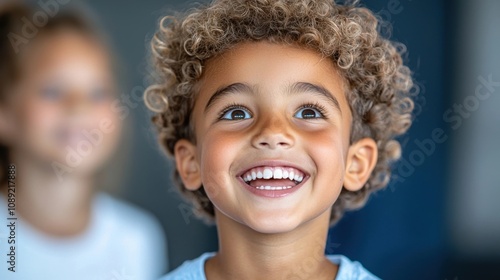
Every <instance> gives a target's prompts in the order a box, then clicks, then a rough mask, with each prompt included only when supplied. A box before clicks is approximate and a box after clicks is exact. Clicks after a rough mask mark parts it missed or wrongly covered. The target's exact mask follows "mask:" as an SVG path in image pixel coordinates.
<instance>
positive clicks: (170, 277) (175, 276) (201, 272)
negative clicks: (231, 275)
mask: <svg viewBox="0 0 500 280" xmlns="http://www.w3.org/2000/svg"><path fill="white" fill-rule="evenodd" d="M214 255H215V252H208V253H204V254H202V255H201V256H199V257H198V258H196V259H194V260H190V261H185V262H184V263H183V264H182V265H181V266H179V267H178V268H176V269H175V270H173V271H171V272H169V273H168V274H167V275H165V276H163V277H162V278H160V280H206V279H207V278H206V277H205V261H206V260H207V259H209V258H211V257H213V256H214Z"/></svg>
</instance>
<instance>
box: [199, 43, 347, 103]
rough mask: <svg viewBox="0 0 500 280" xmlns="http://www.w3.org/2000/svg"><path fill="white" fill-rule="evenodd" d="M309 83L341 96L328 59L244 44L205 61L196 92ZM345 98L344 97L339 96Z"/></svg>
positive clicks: (340, 85) (336, 74)
mask: <svg viewBox="0 0 500 280" xmlns="http://www.w3.org/2000/svg"><path fill="white" fill-rule="evenodd" d="M295 82H310V83H314V84H319V85H322V86H325V87H330V88H331V89H332V90H334V91H335V92H339V91H340V92H342V93H344V88H345V87H344V84H345V81H344V78H343V76H342V75H341V73H340V71H338V69H337V67H336V66H335V64H334V63H333V61H332V59H330V58H329V57H324V56H322V55H321V54H319V53H318V52H316V51H313V50H310V49H306V48H303V47H299V46H294V45H285V44H279V43H269V42H265V41H259V42H243V43H239V44H237V45H235V46H233V47H232V48H231V49H229V50H227V51H225V52H223V53H222V54H219V55H217V56H215V57H212V58H210V59H208V60H207V61H206V62H205V65H204V69H203V74H202V76H201V77H200V80H199V82H198V83H197V87H196V92H198V93H199V91H212V92H213V91H215V90H216V89H217V88H218V87H220V86H222V85H229V84H232V83H246V84H248V85H250V86H252V87H254V88H256V89H258V88H259V87H267V88H275V87H277V86H280V88H281V89H283V88H284V85H285V84H286V85H289V84H293V83H295ZM342 95H344V94H342Z"/></svg>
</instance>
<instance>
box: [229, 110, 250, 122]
mask: <svg viewBox="0 0 500 280" xmlns="http://www.w3.org/2000/svg"><path fill="white" fill-rule="evenodd" d="M251 117H252V115H250V113H249V112H248V111H247V110H246V109H243V108H234V109H229V110H227V111H225V112H224V113H223V115H222V117H221V119H222V120H243V119H250V118H251Z"/></svg>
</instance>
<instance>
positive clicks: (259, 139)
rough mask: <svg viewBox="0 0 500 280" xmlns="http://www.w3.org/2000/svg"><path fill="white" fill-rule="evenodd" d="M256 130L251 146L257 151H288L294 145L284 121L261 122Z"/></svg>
mask: <svg viewBox="0 0 500 280" xmlns="http://www.w3.org/2000/svg"><path fill="white" fill-rule="evenodd" d="M258 129H259V131H258V133H257V134H256V135H255V136H254V137H253V139H252V145H253V146H254V147H256V148H258V149H272V150H274V149H288V148H290V147H292V146H293V145H294V142H295V141H294V138H293V136H292V135H291V134H290V128H289V125H288V123H287V122H286V121H285V120H281V119H279V118H272V119H269V120H267V121H265V122H263V123H262V124H261V125H260V126H259V127H258Z"/></svg>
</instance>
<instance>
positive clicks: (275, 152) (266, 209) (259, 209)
mask: <svg viewBox="0 0 500 280" xmlns="http://www.w3.org/2000/svg"><path fill="white" fill-rule="evenodd" d="M204 71H205V72H204V76H203V77H202V80H201V81H200V83H199V95H198V96H197V99H196V104H195V107H194V111H193V121H194V127H195V134H196V138H197V139H196V140H197V142H196V143H197V145H196V158H197V162H198V163H199V167H200V169H201V182H202V184H203V186H204V187H205V190H206V192H207V194H208V196H209V198H210V200H211V201H212V202H213V204H214V205H215V207H216V208H217V209H218V211H220V212H221V213H223V214H224V215H226V216H228V217H229V218H231V219H233V220H235V221H237V222H239V223H242V224H244V225H247V226H249V227H251V228H253V229H254V230H256V231H259V232H263V233H276V232H286V231H289V230H292V229H294V228H296V227H298V226H300V225H301V224H303V223H305V222H307V221H310V220H312V219H315V218H317V217H319V216H320V215H328V216H329V213H330V210H331V206H332V204H333V203H334V202H335V200H336V199H337V197H338V195H339V194H340V191H341V189H342V185H343V180H344V172H345V167H346V163H345V161H346V157H347V152H348V149H349V135H350V124H351V118H352V117H351V111H350V109H349V105H348V103H347V100H346V97H345V93H344V87H343V86H344V85H343V80H342V79H341V77H340V76H339V74H338V73H337V72H336V69H335V67H334V65H333V62H332V61H331V60H329V59H327V58H322V57H321V56H320V55H319V54H317V53H315V52H313V51H309V50H304V49H299V48H295V47H290V46H283V45H278V44H270V43H265V42H258V43H244V44H240V45H237V46H236V47H235V48H234V49H232V50H230V51H227V52H226V53H224V54H223V55H222V56H220V57H217V58H215V59H211V60H209V61H208V62H207V63H206V68H205V69H204ZM228 86H229V87H228ZM220 89H224V90H222V91H218V90H220ZM217 91H218V93H217V94H214V93H215V92H217ZM327 219H328V218H327Z"/></svg>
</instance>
